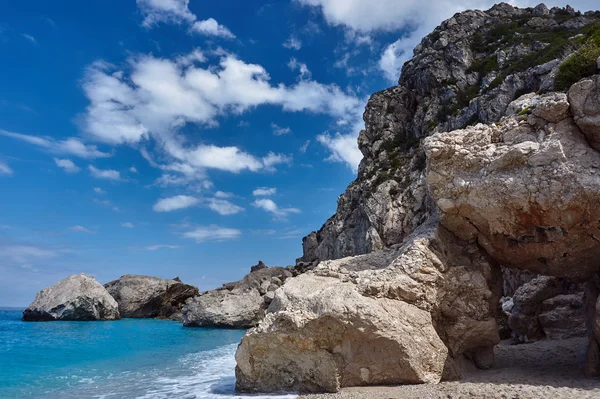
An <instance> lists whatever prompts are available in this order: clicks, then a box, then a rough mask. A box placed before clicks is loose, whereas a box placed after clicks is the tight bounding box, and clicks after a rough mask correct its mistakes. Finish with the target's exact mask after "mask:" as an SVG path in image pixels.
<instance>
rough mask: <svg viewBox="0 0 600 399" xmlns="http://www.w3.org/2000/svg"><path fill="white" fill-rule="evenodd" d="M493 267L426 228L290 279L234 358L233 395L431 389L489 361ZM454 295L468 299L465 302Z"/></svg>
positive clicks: (493, 329)
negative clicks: (379, 387) (384, 247)
mask: <svg viewBox="0 0 600 399" xmlns="http://www.w3.org/2000/svg"><path fill="white" fill-rule="evenodd" d="M499 276H500V270H499V267H497V266H495V265H492V264H490V263H489V262H488V261H487V259H486V258H485V256H483V255H482V254H481V253H480V252H479V251H478V249H477V247H476V246H474V245H469V244H466V243H463V242H460V241H458V240H457V239H456V238H455V237H454V236H453V235H452V234H450V233H448V232H447V231H446V230H445V229H444V228H438V226H437V225H436V224H435V222H432V223H431V224H428V225H427V226H423V227H422V228H421V229H419V230H418V231H417V232H416V233H415V234H414V235H413V236H411V238H409V239H408V241H407V243H406V244H404V245H403V246H402V247H399V248H395V249H390V250H385V251H378V252H374V253H372V254H368V255H363V256H358V257H350V258H344V259H340V260H335V261H326V262H321V263H320V264H319V266H318V267H317V268H316V269H314V271H313V272H308V273H306V274H303V275H301V276H299V277H296V278H294V279H291V280H289V281H288V282H287V283H286V284H285V285H284V286H283V287H282V288H281V289H279V290H277V291H276V293H275V298H274V300H273V302H272V303H271V305H270V306H269V309H268V311H267V315H266V317H265V319H264V320H263V321H262V322H261V323H260V325H259V327H258V328H256V329H253V330H251V331H250V332H249V333H248V334H246V336H245V337H244V339H243V340H242V343H241V344H240V347H239V348H238V352H237V354H236V360H237V364H238V367H237V370H236V377H237V389H238V390H240V391H244V392H265V391H267V392H273V391H279V390H292V391H302V392H318V391H329V392H335V391H337V390H338V389H340V388H341V387H345V386H356V385H376V384H406V383H413V384H414V383H423V382H427V383H435V382H439V381H440V380H441V378H442V377H447V378H452V377H456V376H458V375H460V373H461V371H462V370H463V367H464V365H465V363H467V361H466V357H465V356H468V357H469V358H470V359H472V360H473V361H474V362H475V364H477V365H478V366H480V367H489V366H491V362H492V361H493V351H492V350H491V348H492V347H493V346H494V345H495V344H496V343H497V342H498V341H499V336H498V331H497V326H496V321H495V319H494V317H493V313H494V309H493V307H494V306H495V305H494V304H495V303H497V301H498V299H499V297H498V295H499V292H500V291H499V289H496V290H494V292H493V291H492V290H490V288H489V287H490V286H496V287H497V288H500V287H499V284H501V282H500V277H499ZM462 292H469V295H468V296H465V295H462V294H461V293H462Z"/></svg>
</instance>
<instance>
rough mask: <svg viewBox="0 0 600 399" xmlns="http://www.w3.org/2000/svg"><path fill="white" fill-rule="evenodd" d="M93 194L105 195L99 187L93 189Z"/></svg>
mask: <svg viewBox="0 0 600 399" xmlns="http://www.w3.org/2000/svg"><path fill="white" fill-rule="evenodd" d="M94 192H95V193H96V194H106V191H104V190H102V189H101V188H100V187H94Z"/></svg>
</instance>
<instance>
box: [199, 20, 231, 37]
mask: <svg viewBox="0 0 600 399" xmlns="http://www.w3.org/2000/svg"><path fill="white" fill-rule="evenodd" d="M191 29H192V31H193V32H196V33H200V34H203V35H207V36H217V37H222V38H225V39H235V35H234V34H233V33H231V31H230V30H229V29H227V27H225V26H223V25H221V24H219V23H218V22H217V21H216V20H215V19H214V18H209V19H206V20H204V21H196V22H194V24H193V25H192V27H191Z"/></svg>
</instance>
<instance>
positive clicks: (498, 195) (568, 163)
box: [424, 92, 600, 281]
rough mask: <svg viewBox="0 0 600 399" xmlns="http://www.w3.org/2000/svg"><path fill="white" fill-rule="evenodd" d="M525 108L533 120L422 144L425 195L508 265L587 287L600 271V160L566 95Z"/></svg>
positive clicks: (458, 229)
mask: <svg viewBox="0 0 600 399" xmlns="http://www.w3.org/2000/svg"><path fill="white" fill-rule="evenodd" d="M599 94H600V92H597V93H596V96H598V95H599ZM529 104H530V105H528V107H530V108H531V109H532V112H531V114H530V115H521V116H519V115H512V116H508V117H506V118H505V119H503V120H501V121H500V122H499V123H498V124H495V125H483V124H479V125H476V126H471V127H468V128H466V129H464V130H458V131H453V132H450V133H438V134H435V135H433V136H431V137H429V138H427V139H426V140H425V144H424V146H425V151H426V153H427V159H428V172H427V182H428V187H429V194H430V195H431V198H432V200H433V201H434V202H435V203H436V204H437V206H438V209H439V210H440V215H439V218H440V223H441V224H442V225H443V226H445V227H446V228H448V229H449V230H450V231H452V232H454V233H455V234H457V235H458V236H459V237H461V238H462V239H464V240H475V241H477V242H478V243H479V244H480V245H481V246H482V247H483V248H484V249H485V250H486V252H487V253H489V254H490V255H491V256H492V257H493V258H494V259H495V260H496V261H498V262H499V263H501V264H503V265H504V266H510V267H515V268H521V269H528V270H532V271H535V272H538V273H540V274H544V275H553V276H563V277H570V278H572V279H575V280H581V281H585V280H588V279H590V278H591V277H592V276H593V275H594V274H596V273H597V272H598V271H599V270H600V264H599V263H598V259H599V258H600V207H599V206H598V204H600V152H598V151H597V150H595V149H594V148H592V147H591V146H590V142H589V141H588V140H587V138H586V135H584V134H583V132H582V131H581V129H580V128H579V127H578V125H577V124H576V123H575V122H574V120H573V118H572V117H571V116H570V111H569V110H570V107H569V103H568V101H567V96H566V95H565V94H563V93H551V94H548V95H543V96H534V97H530V98H529ZM599 122H600V121H599Z"/></svg>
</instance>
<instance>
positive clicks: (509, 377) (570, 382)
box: [298, 338, 600, 399]
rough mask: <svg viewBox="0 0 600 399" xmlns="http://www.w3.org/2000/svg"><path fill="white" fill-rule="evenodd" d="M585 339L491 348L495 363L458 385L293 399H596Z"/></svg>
mask: <svg viewBox="0 0 600 399" xmlns="http://www.w3.org/2000/svg"><path fill="white" fill-rule="evenodd" d="M586 346H587V338H572V339H566V340H556V341H550V340H544V341H538V342H534V343H531V344H522V345H513V346H511V345H510V344H509V340H507V341H502V342H501V343H500V344H499V345H498V346H496V348H495V354H496V362H495V365H494V367H492V368H491V369H489V370H485V371H484V370H478V371H475V372H473V373H471V374H470V375H469V376H467V377H466V378H464V379H462V380H461V381H448V382H442V383H440V384H437V385H430V384H424V385H404V386H394V387H387V386H379V387H353V388H345V389H342V390H341V391H340V392H338V393H334V394H314V395H300V396H299V397H298V399H424V398H427V399H454V398H456V399H458V398H462V399H464V398H473V399H475V398H478V399H479V398H503V399H511V398H515V399H516V398H521V399H538V398H539V399H547V398H552V399H574V398H577V399H581V398H600V379H597V378H596V379H594V378H585V376H584V375H583V368H582V364H583V357H584V353H585V348H586Z"/></svg>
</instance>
